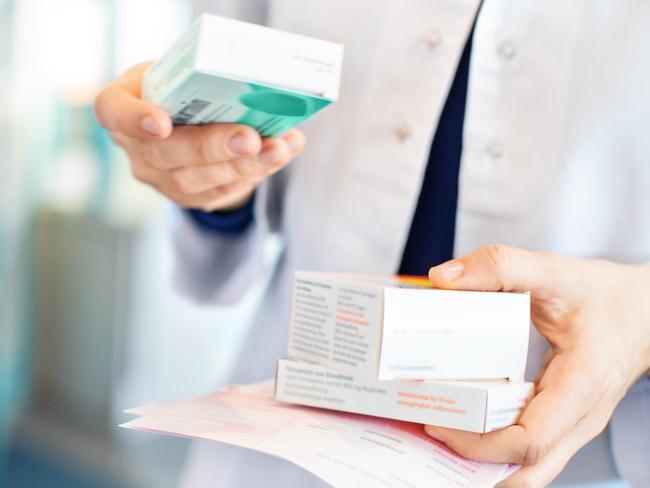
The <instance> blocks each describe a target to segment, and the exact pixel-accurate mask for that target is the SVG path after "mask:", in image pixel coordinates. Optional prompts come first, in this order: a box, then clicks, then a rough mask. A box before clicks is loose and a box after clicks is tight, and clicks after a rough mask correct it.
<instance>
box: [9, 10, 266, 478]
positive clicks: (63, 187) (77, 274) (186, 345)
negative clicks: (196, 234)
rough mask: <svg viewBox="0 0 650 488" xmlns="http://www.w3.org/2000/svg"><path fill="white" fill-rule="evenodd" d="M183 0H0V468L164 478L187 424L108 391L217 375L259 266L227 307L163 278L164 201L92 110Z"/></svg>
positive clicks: (153, 394) (227, 360) (159, 395)
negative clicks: (134, 419)
mask: <svg viewBox="0 0 650 488" xmlns="http://www.w3.org/2000/svg"><path fill="white" fill-rule="evenodd" d="M193 16H194V13H193V11H192V4H191V2H190V1H189V0H130V1H127V0H0V93H1V96H0V160H1V163H0V486H9V487H41V486H43V487H59V486H61V487H66V488H70V487H72V488H75V487H91V486H92V487H103V486H124V487H140V486H147V487H149V486H156V487H163V488H164V487H167V486H175V484H176V482H177V480H178V477H179V476H180V474H181V470H182V467H183V463H184V460H185V455H186V451H187V446H188V442H187V441H186V440H183V439H176V438H165V437H161V436H154V435H147V434H143V433H136V432H131V431H122V430H120V429H118V428H117V427H116V426H117V425H118V424H119V423H120V422H121V421H123V420H126V419H128V418H129V416H128V415H125V414H124V413H122V411H123V410H124V409H125V408H128V407H132V406H135V405H140V404H144V403H149V402H158V401H165V400H171V399H176V398H178V397H182V396H189V395H198V394H201V393H204V392H207V391H210V390H213V389H215V388H217V387H218V386H220V385H221V384H222V383H223V382H224V380H225V378H226V377H227V375H228V373H229V367H230V364H231V362H232V359H233V357H234V355H235V354H236V353H237V348H238V344H239V340H240V338H241V336H242V334H243V332H244V331H245V328H246V326H247V324H248V320H249V317H248V316H247V313H246V311H247V310H252V309H254V306H252V305H254V303H255V301H256V300H257V297H258V296H259V294H260V292H261V290H262V287H263V286H264V284H262V283H261V284H260V285H259V287H258V289H257V290H253V292H252V293H251V295H250V296H249V297H247V298H246V299H245V300H244V302H243V303H241V304H239V305H238V306H237V307H234V308H228V309H218V308H215V307H199V306H196V305H193V304H192V303H189V302H187V301H185V300H184V299H183V298H182V297H180V296H178V295H176V294H175V292H174V290H173V288H172V284H171V273H172V255H171V246H170V232H169V226H170V220H171V215H172V213H171V212H170V208H168V206H167V204H165V202H164V201H163V200H162V198H160V197H158V196H157V195H156V194H155V193H154V192H153V191H151V190H148V189H147V188H145V187H144V186H141V185H139V184H138V183H136V182H134V181H133V179H132V178H131V176H130V172H129V168H128V163H127V161H126V160H125V156H124V154H123V153H122V152H121V151H120V150H119V149H118V148H116V147H114V146H113V145H112V144H111V141H110V139H109V138H108V136H107V134H106V133H105V132H104V131H102V130H101V129H100V128H99V127H98V126H97V124H96V123H95V121H94V118H93V113H92V102H93V97H94V95H95V94H96V92H97V91H98V90H99V89H100V88H101V86H102V85H104V84H105V83H106V82H107V81H109V80H110V79H112V78H113V77H114V76H115V75H116V74H119V73H121V72H122V71H124V70H125V69H126V68H127V67H128V66H130V65H132V64H135V63H138V62H141V61H143V60H147V59H153V58H156V57H158V56H160V55H161V54H162V52H163V51H164V50H165V49H166V48H167V47H168V46H169V45H170V44H171V42H173V41H174V40H175V38H176V37H177V36H178V35H179V34H180V33H181V32H182V31H183V30H184V29H185V28H186V27H187V26H188V24H189V22H190V21H191V19H192V18H193Z"/></svg>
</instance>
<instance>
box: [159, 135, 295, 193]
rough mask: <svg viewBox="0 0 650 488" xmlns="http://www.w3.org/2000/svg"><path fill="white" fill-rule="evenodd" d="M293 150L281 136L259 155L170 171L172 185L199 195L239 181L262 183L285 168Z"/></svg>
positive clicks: (264, 144)
mask: <svg viewBox="0 0 650 488" xmlns="http://www.w3.org/2000/svg"><path fill="white" fill-rule="evenodd" d="M292 157H293V153H292V152H291V150H290V149H289V146H288V144H286V143H285V142H284V141H282V140H281V139H267V140H265V141H264V143H263V145H262V151H261V152H260V154H259V155H258V156H256V157H248V158H239V159H234V160H232V161H226V162H223V163H214V164H207V165H205V166H185V167H180V168H176V169H173V170H170V171H169V172H167V174H168V178H169V186H170V187H171V188H172V189H173V190H174V191H175V192H177V193H179V194H186V195H195V194H199V193H203V192H205V191H208V190H210V189H212V188H216V187H218V186H222V185H228V184H232V183H236V182H244V181H245V182H248V183H253V184H256V183H259V182H260V181H261V180H263V179H264V178H266V177H268V176H270V175H271V174H273V173H275V172H277V171H279V170H280V169H282V168H283V167H284V166H285V165H286V164H287V163H288V162H289V161H290V160H291V159H292Z"/></svg>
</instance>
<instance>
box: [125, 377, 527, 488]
mask: <svg viewBox="0 0 650 488" xmlns="http://www.w3.org/2000/svg"><path fill="white" fill-rule="evenodd" d="M136 411H138V410H137V409H136ZM142 411H143V412H144V415H142V416H141V417H140V418H137V419H135V420H132V421H130V422H127V423H125V424H123V425H122V427H125V428H129V429H135V430H143V431H149V432H158V433H161V434H169V435H179V436H185V437H193V438H198V439H207V440H213V441H217V442H225V443H227V444H233V445H236V446H241V447H246V448H250V449H255V450H257V451H261V452H264V453H267V454H271V455H275V456H278V457H281V458H283V459H286V460H288V461H291V462H293V463H295V464H297V465H298V466H301V467H302V468H304V469H306V470H308V471H310V472H312V473H314V474H315V475H316V476H319V477H320V478H322V479H323V480H325V481H326V482H328V483H330V484H331V485H333V486H335V487H341V488H348V487H349V488H352V487H355V488H356V487H359V486H364V487H382V488H407V487H408V488H419V487H423V488H424V487H427V488H429V487H432V486H435V487H454V488H478V487H491V486H493V485H494V484H495V483H497V482H498V481H500V480H501V479H503V478H504V477H505V476H507V475H508V474H509V473H511V472H512V471H514V470H515V469H516V467H514V466H508V465H499V464H489V463H477V462H473V461H467V460H465V459H462V458H460V457H459V456H457V455H455V454H453V453H452V452H450V451H449V450H447V449H446V448H445V447H444V446H442V445H441V444H439V443H438V442H436V441H434V440H433V439H431V438H429V437H428V436H427V435H426V434H425V433H424V431H423V428H422V426H421V425H418V424H412V423H408V422H400V421H393V420H386V419H379V418H376V417H368V416H364V415H356V414H346V413H340V412H333V411H328V410H321V409H315V408H309V407H300V406H294V405H287V404H283V403H279V402H276V401H275V400H274V399H273V383H272V382H266V383H262V384H257V385H249V386H234V387H228V388H226V389H224V390H222V391H219V392H216V393H212V394H210V395H206V396H202V397H198V398H194V399H190V400H182V401H178V402H173V403H170V404H166V405H162V406H160V407H158V408H147V409H145V410H142Z"/></svg>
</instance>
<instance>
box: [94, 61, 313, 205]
mask: <svg viewBox="0 0 650 488" xmlns="http://www.w3.org/2000/svg"><path fill="white" fill-rule="evenodd" d="M149 64H150V63H144V64H140V65H137V66H134V67H133V68H131V69H130V70H128V71H127V73H126V74H125V75H124V76H123V77H122V78H120V79H118V80H116V81H114V82H113V83H111V84H110V85H108V87H106V88H104V90H102V92H101V93H100V94H99V95H98V96H97V99H96V101H95V114H96V115H97V120H98V121H99V123H100V124H101V125H102V126H103V127H105V128H107V129H108V130H109V131H110V133H111V136H112V137H113V139H114V140H115V142H117V143H118V144H119V145H120V146H122V147H123V148H124V149H125V150H126V152H127V153H128V155H129V159H130V161H131V170H132V172H133V175H134V176H135V177H136V178H137V179H138V180H140V181H142V182H144V183H147V184H149V185H151V186H153V187H154V188H156V189H157V190H158V191H160V192H161V193H162V194H163V195H166V196H167V197H168V198H170V199H171V200H173V201H174V202H176V203H177V204H178V205H180V206H182V207H188V208H198V209H202V210H205V211H213V210H227V209H233V208H237V207H238V206H241V205H243V204H244V203H245V202H246V201H247V200H248V199H249V198H250V196H251V194H252V192H253V190H254V189H255V186H256V185H257V184H258V183H259V182H260V181H262V180H263V179H265V178H267V177H268V176H270V175H272V174H273V173H276V172H277V171H279V170H280V169H282V168H283V167H284V166H285V165H286V164H287V163H288V162H289V161H290V160H291V159H293V158H295V157H296V156H297V155H298V154H300V153H301V152H302V150H303V147H304V145H305V136H304V135H303V133H302V132H301V131H299V130H296V129H294V130H292V131H290V132H288V133H287V134H285V135H284V136H282V137H279V138H269V139H264V140H262V139H261V138H260V136H259V134H258V133H257V132H256V131H255V130H254V129H252V128H250V127H247V126H244V125H236V124H214V125H205V126H178V127H172V122H171V119H170V117H169V114H168V113H167V112H166V111H165V110H163V109H162V108H160V107H156V106H155V105H152V104H150V103H148V102H146V101H144V100H142V99H140V85H141V81H142V75H143V73H144V71H145V69H146V68H147V67H148V65H149Z"/></svg>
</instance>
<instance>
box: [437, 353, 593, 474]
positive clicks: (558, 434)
mask: <svg viewBox="0 0 650 488" xmlns="http://www.w3.org/2000/svg"><path fill="white" fill-rule="evenodd" d="M576 362H577V361H574V360H572V359H570V360H567V359H566V357H559V356H558V357H556V358H555V359H554V360H553V361H552V362H551V363H550V364H549V366H548V368H547V370H546V373H545V375H544V377H543V378H542V379H541V381H540V386H539V388H540V389H539V391H538V392H537V393H536V395H535V397H534V398H533V399H532V400H531V402H530V403H529V404H528V405H527V406H526V408H525V410H524V412H523V413H522V415H521V417H520V419H519V421H518V422H517V425H513V426H511V427H507V428H505V429H501V430H497V431H493V432H489V433H486V434H476V433H471V432H463V431H457V430H453V429H443V428H440V427H433V426H427V428H426V432H427V433H428V434H429V435H430V436H431V437H433V438H435V439H437V440H438V441H440V442H442V443H444V444H445V445H447V446H448V447H449V448H450V449H452V450H453V451H455V452H457V453H458V454H460V455H461V456H464V457H466V458H468V459H474V460H479V461H489V462H496V463H514V464H523V465H532V464H536V463H537V462H539V461H540V460H541V459H543V458H544V457H545V456H546V454H547V453H548V452H549V451H550V449H551V448H552V447H553V446H554V445H555V444H556V443H557V442H558V441H559V440H560V439H561V438H562V437H563V436H564V435H565V434H566V433H567V432H570V431H571V430H572V429H573V428H574V426H575V425H576V424H577V423H578V422H580V421H581V420H582V418H583V417H584V416H585V415H586V413H587V411H588V410H587V409H588V408H589V405H592V404H593V403H594V401H595V399H596V397H597V394H595V393H594V392H593V389H592V388H590V386H589V385H590V384H591V383H590V382H588V381H585V379H584V370H583V369H581V367H580V366H581V365H580V364H576Z"/></svg>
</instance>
